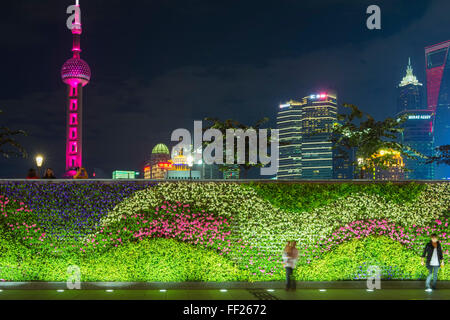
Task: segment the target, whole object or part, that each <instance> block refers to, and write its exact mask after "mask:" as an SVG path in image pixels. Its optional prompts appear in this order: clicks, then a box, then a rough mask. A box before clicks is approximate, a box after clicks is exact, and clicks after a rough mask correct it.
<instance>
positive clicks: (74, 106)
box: [70, 99, 78, 111]
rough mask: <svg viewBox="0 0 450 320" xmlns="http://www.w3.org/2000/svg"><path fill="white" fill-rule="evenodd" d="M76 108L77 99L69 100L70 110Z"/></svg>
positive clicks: (75, 109)
mask: <svg viewBox="0 0 450 320" xmlns="http://www.w3.org/2000/svg"><path fill="white" fill-rule="evenodd" d="M77 110H78V100H77V99H71V100H70V111H77Z"/></svg>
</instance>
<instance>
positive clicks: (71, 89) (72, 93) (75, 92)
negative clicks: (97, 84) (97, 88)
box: [70, 86, 78, 97]
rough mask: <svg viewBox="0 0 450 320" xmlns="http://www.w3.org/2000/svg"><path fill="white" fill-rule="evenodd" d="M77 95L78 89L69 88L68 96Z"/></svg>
mask: <svg viewBox="0 0 450 320" xmlns="http://www.w3.org/2000/svg"><path fill="white" fill-rule="evenodd" d="M77 95H78V87H72V86H70V96H71V97H76V96H77Z"/></svg>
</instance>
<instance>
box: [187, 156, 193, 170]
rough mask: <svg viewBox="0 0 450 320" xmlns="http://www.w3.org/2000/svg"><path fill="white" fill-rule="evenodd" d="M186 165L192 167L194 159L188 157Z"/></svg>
mask: <svg viewBox="0 0 450 320" xmlns="http://www.w3.org/2000/svg"><path fill="white" fill-rule="evenodd" d="M187 163H188V166H189V167H192V166H193V165H194V158H193V157H192V156H188V157H187Z"/></svg>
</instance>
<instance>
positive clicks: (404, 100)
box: [397, 58, 424, 113]
mask: <svg viewBox="0 0 450 320" xmlns="http://www.w3.org/2000/svg"><path fill="white" fill-rule="evenodd" d="M397 90H398V99H397V113H400V112H403V111H406V110H421V109H423V106H424V100H423V85H422V84H421V83H420V82H419V80H417V78H416V76H415V75H414V73H413V68H412V66H411V58H410V59H409V60H408V66H407V67H406V75H405V76H404V77H403V79H402V81H401V82H400V84H399V85H398V87H397Z"/></svg>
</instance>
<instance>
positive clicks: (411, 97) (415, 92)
mask: <svg viewBox="0 0 450 320" xmlns="http://www.w3.org/2000/svg"><path fill="white" fill-rule="evenodd" d="M397 89H398V100H397V112H398V116H399V117H400V116H402V115H405V114H408V118H407V120H406V122H405V123H404V124H403V125H402V127H403V129H404V131H403V133H402V134H401V135H400V142H401V143H402V144H403V145H406V146H409V147H410V148H412V149H414V150H416V151H418V152H420V153H421V154H423V155H426V156H430V155H432V154H433V118H432V115H433V112H432V111H431V110H427V108H426V107H424V101H423V85H422V84H421V83H420V82H419V81H418V80H417V78H416V76H415V75H414V73H413V68H412V66H411V59H410V60H409V62H408V66H407V68H406V76H405V77H404V78H403V79H402V81H401V82H400V84H399V85H398V87H397ZM404 162H405V166H406V169H408V170H409V171H406V172H405V178H406V179H409V180H430V179H433V166H432V165H427V164H426V163H425V159H424V158H418V159H409V158H405V159H404Z"/></svg>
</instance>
